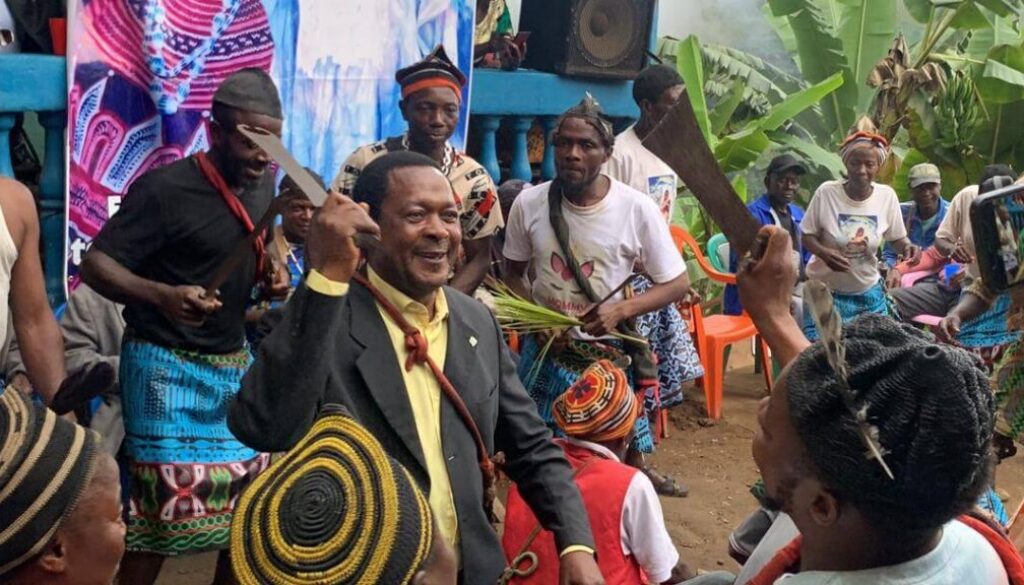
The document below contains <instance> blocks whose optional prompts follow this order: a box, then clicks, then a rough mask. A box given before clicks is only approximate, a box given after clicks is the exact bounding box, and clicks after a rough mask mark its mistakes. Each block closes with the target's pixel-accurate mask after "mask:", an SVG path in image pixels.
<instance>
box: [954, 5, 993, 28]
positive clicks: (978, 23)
mask: <svg viewBox="0 0 1024 585" xmlns="http://www.w3.org/2000/svg"><path fill="white" fill-rule="evenodd" d="M950 26H952V27H953V28H956V29H960V30H974V29H980V28H990V27H991V26H992V22H991V21H989V19H988V17H987V16H986V15H985V12H984V11H983V10H982V9H981V7H980V6H978V5H977V4H975V3H974V2H964V3H963V4H962V5H961V6H960V7H959V8H957V10H956V15H955V16H954V17H953V21H952V22H951V23H950Z"/></svg>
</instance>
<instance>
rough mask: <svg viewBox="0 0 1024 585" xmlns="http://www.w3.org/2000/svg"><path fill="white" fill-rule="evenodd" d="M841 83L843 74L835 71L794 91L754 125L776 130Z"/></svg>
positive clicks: (766, 129)
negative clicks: (825, 77)
mask: <svg viewBox="0 0 1024 585" xmlns="http://www.w3.org/2000/svg"><path fill="white" fill-rule="evenodd" d="M842 85H843V74H842V73H836V74H835V75H833V76H832V77H829V78H828V79H825V80H824V81H822V82H821V83H818V84H815V85H812V86H811V87H808V88H807V89H805V90H802V91H799V92H797V93H794V94H793V95H791V96H789V97H787V98H786V99H784V100H782V102H780V103H779V104H777V105H776V106H774V107H773V108H772V109H771V111H770V112H768V115H767V116H765V117H764V118H762V119H761V120H759V121H758V122H757V123H756V127H757V128H758V129H760V130H764V131H771V130H778V129H779V127H780V126H782V125H783V124H785V123H786V122H787V121H789V120H791V119H793V118H795V117H796V116H797V115H798V114H800V113H801V112H803V111H804V110H806V109H807V108H810V107H812V106H814V105H815V104H817V103H818V102H820V101H821V100H823V99H825V97H827V96H828V95H829V94H831V93H832V92H834V91H836V90H837V89H839V88H840V87H841V86H842Z"/></svg>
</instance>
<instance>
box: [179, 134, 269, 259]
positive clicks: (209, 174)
mask: <svg viewBox="0 0 1024 585" xmlns="http://www.w3.org/2000/svg"><path fill="white" fill-rule="evenodd" d="M196 162H197V163H199V171H200V172H202V173H203V176H204V177H206V180H207V181H209V182H210V184H211V185H213V188H214V189H216V190H217V192H218V193H220V196H221V198H222V199H223V200H224V203H226V204H227V206H228V209H230V210H231V214H232V215H234V216H235V217H236V218H238V221H240V222H242V225H243V226H244V227H245V231H247V232H249V233H250V234H251V233H252V232H253V230H255V229H256V224H254V223H253V222H252V218H251V217H249V212H248V211H246V210H245V206H244V205H242V200H241V199H239V198H238V195H236V194H235V192H234V191H233V190H232V189H231V187H228V183H227V181H225V180H224V177H222V176H221V174H220V171H218V170H217V167H215V166H214V165H213V162H212V161H211V160H210V157H208V156H206V153H205V152H200V153H199V154H197V155H196ZM264 235H265V234H259V235H258V236H256V238H254V239H253V241H252V247H253V250H254V251H255V252H256V274H257V278H259V277H260V276H262V275H263V268H264V263H265V262H266V259H267V251H266V245H265V242H264V241H263V239H264Z"/></svg>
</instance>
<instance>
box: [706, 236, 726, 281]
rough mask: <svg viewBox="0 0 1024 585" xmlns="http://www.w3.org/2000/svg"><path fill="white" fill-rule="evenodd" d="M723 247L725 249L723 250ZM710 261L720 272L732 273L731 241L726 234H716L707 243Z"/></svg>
mask: <svg viewBox="0 0 1024 585" xmlns="http://www.w3.org/2000/svg"><path fill="white" fill-rule="evenodd" d="M723 247H724V248H725V249H724V250H723ZM706 248H707V253H708V260H709V261H710V262H711V266H713V267H714V268H715V270H717V271H719V272H725V273H728V272H730V270H729V240H728V239H726V237H725V234H715V235H713V236H711V239H710V240H708V243H707V246H706Z"/></svg>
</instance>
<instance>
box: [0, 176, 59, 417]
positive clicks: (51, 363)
mask: <svg viewBox="0 0 1024 585" xmlns="http://www.w3.org/2000/svg"><path fill="white" fill-rule="evenodd" d="M0 207H2V208H3V212H4V220H5V222H6V223H7V228H8V231H9V232H10V234H11V238H12V239H13V240H14V245H15V247H16V248H17V250H18V259H17V260H16V261H15V263H14V267H13V268H12V269H11V283H10V286H11V292H10V307H11V318H12V321H13V323H14V331H15V334H16V335H17V337H18V344H19V346H20V350H21V356H22V359H23V360H24V363H25V369H26V370H27V373H28V379H29V381H30V382H31V383H32V386H33V388H35V390H36V392H38V393H39V394H40V395H41V396H42V397H43V400H44V401H45V402H46V403H47V404H49V403H50V401H51V400H52V399H53V395H54V394H55V393H56V392H57V388H58V387H59V386H60V383H61V381H62V380H63V379H64V374H65V372H64V340H63V338H62V337H61V334H60V328H59V327H58V326H57V320H56V318H54V316H53V312H52V310H51V309H50V303H49V301H48V300H47V298H46V284H45V280H44V278H43V265H42V261H41V259H40V258H39V217H38V215H37V214H36V206H35V201H34V200H33V199H32V194H31V193H30V192H29V190H28V189H26V188H25V187H24V186H23V185H21V184H20V183H17V182H15V181H10V180H4V181H3V182H2V183H0Z"/></svg>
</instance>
